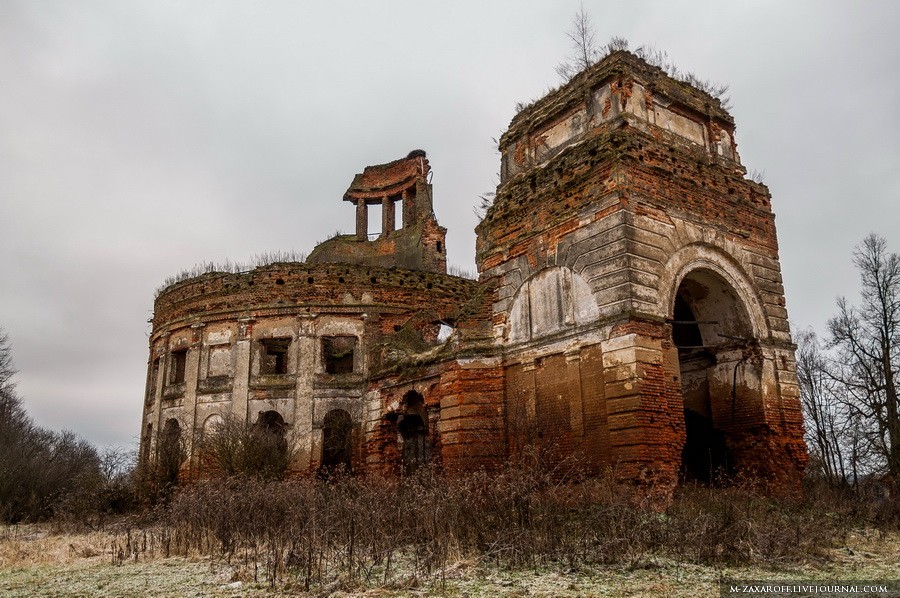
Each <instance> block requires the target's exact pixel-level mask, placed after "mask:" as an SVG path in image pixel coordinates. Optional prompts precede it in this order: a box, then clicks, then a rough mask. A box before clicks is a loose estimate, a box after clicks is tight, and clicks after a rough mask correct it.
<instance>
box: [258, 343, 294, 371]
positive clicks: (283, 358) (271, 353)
mask: <svg viewBox="0 0 900 598" xmlns="http://www.w3.org/2000/svg"><path fill="white" fill-rule="evenodd" d="M260 345H261V346H260V357H261V360H260V365H259V373H260V375H263V376H270V375H280V374H287V373H288V349H289V348H290V346H291V339H290V338H266V339H263V340H262V341H261V342H260Z"/></svg>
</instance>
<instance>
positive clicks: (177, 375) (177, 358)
mask: <svg viewBox="0 0 900 598" xmlns="http://www.w3.org/2000/svg"><path fill="white" fill-rule="evenodd" d="M186 369H187V349H178V350H175V351H172V370H171V377H170V378H169V382H170V383H171V384H184V374H185V370H186Z"/></svg>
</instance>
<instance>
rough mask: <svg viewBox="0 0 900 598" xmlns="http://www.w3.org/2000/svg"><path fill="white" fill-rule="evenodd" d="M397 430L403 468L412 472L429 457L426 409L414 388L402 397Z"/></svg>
mask: <svg viewBox="0 0 900 598" xmlns="http://www.w3.org/2000/svg"><path fill="white" fill-rule="evenodd" d="M397 431H398V432H400V437H401V439H402V442H403V447H402V459H403V470H404V471H405V472H406V473H412V472H414V471H415V470H416V469H418V468H419V467H421V466H422V465H424V464H425V463H428V460H429V459H430V458H431V446H430V443H429V441H428V411H427V410H426V409H425V399H424V397H422V395H420V394H419V393H417V392H416V391H414V390H411V391H409V392H408V393H406V395H404V397H403V413H402V414H401V415H400V418H399V419H398V421H397Z"/></svg>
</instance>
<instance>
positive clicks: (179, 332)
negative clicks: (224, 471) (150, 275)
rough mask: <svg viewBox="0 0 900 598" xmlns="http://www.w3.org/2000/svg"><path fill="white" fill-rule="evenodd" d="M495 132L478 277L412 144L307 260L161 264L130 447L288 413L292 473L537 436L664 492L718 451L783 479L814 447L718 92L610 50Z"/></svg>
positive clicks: (771, 239) (379, 465) (760, 215)
mask: <svg viewBox="0 0 900 598" xmlns="http://www.w3.org/2000/svg"><path fill="white" fill-rule="evenodd" d="M500 151H501V154H502V158H501V172H500V184H499V186H498V188H497V194H496V197H495V200H494V202H493V205H492V206H491V207H490V209H489V210H488V211H487V213H486V215H485V217H484V219H483V220H482V221H481V223H480V224H479V225H478V227H477V229H476V232H477V257H476V260H477V266H478V272H479V277H478V280H477V281H475V280H468V279H465V278H460V277H456V276H451V275H448V274H447V268H446V255H445V250H446V246H445V243H444V236H445V233H446V229H444V228H442V227H441V226H440V225H439V224H438V222H437V220H436V218H435V213H434V210H433V204H432V201H433V199H432V198H433V195H432V187H431V185H430V184H429V182H428V181H429V177H428V175H429V172H430V165H429V162H428V160H427V157H426V154H425V152H423V151H420V150H417V151H414V152H412V153H410V154H409V155H408V156H407V157H405V158H402V159H399V160H395V161H393V162H389V163H387V164H382V165H378V166H369V167H367V168H365V169H364V170H363V172H362V173H361V174H357V175H356V177H355V178H354V179H353V181H352V183H351V184H350V187H349V188H348V189H347V191H346V192H345V193H344V196H343V199H344V201H347V202H349V203H350V204H352V206H353V207H354V209H355V213H356V234H354V235H344V236H337V237H335V238H332V239H330V240H328V241H325V242H323V243H321V244H319V245H318V246H317V247H316V248H315V249H314V250H313V251H312V252H311V253H310V255H309V257H308V259H307V260H306V261H305V262H302V263H300V262H297V263H276V264H271V265H268V266H263V267H259V268H257V269H254V270H252V271H249V272H241V273H236V274H235V273H208V274H203V275H200V276H197V277H194V278H190V279H188V280H184V281H181V282H177V283H175V284H172V285H170V286H169V287H167V288H165V289H164V290H163V291H162V292H161V293H160V294H159V295H158V297H157V299H156V302H155V306H154V316H153V320H152V324H153V329H152V334H151V337H150V360H149V367H148V381H147V392H146V397H145V405H144V410H143V423H142V427H143V429H142V435H141V438H142V449H141V454H142V458H143V459H152V458H153V454H154V453H153V450H152V447H153V445H154V443H155V442H157V441H156V439H157V438H159V436H160V434H159V433H160V432H161V431H163V430H165V431H166V433H167V434H173V433H174V434H180V435H181V437H182V438H184V439H185V442H186V443H187V445H188V452H187V455H188V456H187V458H186V459H185V462H184V463H183V464H182V471H183V472H187V474H191V473H196V472H197V470H198V469H200V468H202V465H201V460H200V459H198V457H197V455H196V454H192V453H191V450H190V448H191V446H193V445H194V444H195V443H196V442H197V439H198V438H201V437H202V436H203V435H204V434H209V433H213V432H214V430H215V428H216V426H217V424H219V423H220V422H222V421H223V418H227V417H232V418H238V419H239V420H241V421H246V422H250V423H252V424H254V425H257V426H267V427H268V428H269V429H273V430H278V431H280V432H279V433H283V434H285V438H289V439H290V442H291V443H292V448H293V452H292V455H293V461H292V465H291V471H292V472H294V473H297V474H299V473H302V472H311V473H312V472H315V471H317V470H319V469H320V468H323V467H329V466H336V465H344V466H347V467H350V468H351V469H352V470H353V471H355V472H398V473H399V472H403V471H409V470H410V469H414V468H415V467H417V466H419V465H421V464H423V463H432V464H434V465H436V466H438V467H440V468H442V469H443V470H444V471H447V472H451V473H452V472H458V471H465V470H471V469H474V468H480V467H488V468H492V467H499V466H502V465H503V464H505V463H509V462H515V461H517V460H519V459H524V458H539V459H542V460H543V461H545V462H547V463H551V464H552V463H554V462H567V463H578V464H579V465H580V466H582V467H583V468H585V469H586V470H587V471H591V472H595V473H609V474H611V475H613V476H614V477H615V478H616V479H618V480H620V481H623V482H629V483H635V484H639V485H647V486H651V487H653V488H655V489H659V490H661V491H664V492H666V491H671V489H673V488H675V487H676V486H677V484H678V483H679V482H680V481H684V480H696V481H700V482H708V481H710V480H712V479H713V478H716V477H718V476H744V477H751V478H753V479H758V480H762V481H763V482H765V483H766V484H768V485H769V486H770V487H772V488H784V489H792V488H795V487H796V485H797V483H798V481H799V479H800V476H801V474H802V470H803V468H804V466H805V463H806V459H807V456H806V448H805V445H804V443H803V429H802V425H803V424H802V415H801V408H800V402H799V398H798V395H799V393H798V386H797V380H796V376H795V362H794V346H793V344H792V342H791V337H790V333H789V329H788V319H787V311H786V310H785V302H784V289H783V286H782V280H781V273H780V266H779V262H778V244H777V239H776V234H775V220H774V215H773V213H772V210H771V205H770V195H769V191H768V189H767V188H766V187H765V186H764V185H761V184H759V183H757V182H754V181H751V180H749V179H748V178H747V177H746V169H745V168H744V167H743V166H742V165H741V162H740V158H739V156H738V153H737V151H736V146H735V142H734V121H733V119H732V117H731V116H730V115H729V114H728V112H727V111H726V110H725V109H723V107H722V105H721V103H720V102H719V101H718V100H716V99H714V98H713V97H711V96H709V95H708V94H706V93H704V92H702V91H700V90H698V89H695V88H694V87H691V86H690V85H688V84H686V83H683V82H680V81H677V80H674V79H672V78H671V77H669V76H667V75H666V74H665V73H664V72H663V71H661V70H660V69H658V68H656V67H654V66H651V65H649V64H647V63H645V62H644V61H642V60H641V59H639V58H638V57H636V56H634V55H632V54H629V53H628V52H614V53H612V54H610V55H609V56H608V57H607V58H605V59H604V60H602V61H601V62H600V63H598V64H596V65H595V66H593V67H591V68H589V69H588V70H586V71H584V72H582V73H581V74H579V75H577V76H576V77H575V78H573V79H572V80H571V81H570V82H569V83H567V84H566V85H565V86H563V87H562V88H560V89H559V90H556V91H554V92H552V93H550V94H549V95H547V96H546V97H544V98H542V99H540V100H538V101H537V102H535V103H534V104H532V105H530V106H528V107H526V108H524V109H523V110H522V111H521V112H519V114H517V115H516V116H515V118H513V120H512V122H511V124H510V126H509V129H508V130H507V131H506V132H505V133H504V135H503V136H502V138H501V140H500ZM371 205H380V206H381V215H382V227H381V228H382V230H381V234H380V235H379V236H378V237H377V238H375V239H369V237H368V235H367V223H368V214H367V210H368V207H369V206H371ZM397 210H400V211H401V212H400V214H398V213H397ZM401 215H402V218H401V219H400V220H402V225H396V224H395V223H396V222H397V220H398V216H401Z"/></svg>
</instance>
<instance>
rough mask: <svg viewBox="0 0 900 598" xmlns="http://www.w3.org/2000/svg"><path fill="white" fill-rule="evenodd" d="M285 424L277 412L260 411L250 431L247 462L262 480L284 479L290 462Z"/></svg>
mask: <svg viewBox="0 0 900 598" xmlns="http://www.w3.org/2000/svg"><path fill="white" fill-rule="evenodd" d="M286 432H287V423H285V421H284V418H283V417H282V416H281V414H280V413H278V412H277V411H262V412H260V413H259V416H258V417H257V420H256V423H255V424H254V425H253V429H252V430H251V437H252V442H251V445H252V446H250V447H248V448H249V454H248V455H247V460H248V461H249V463H250V464H251V469H252V470H254V471H256V473H257V475H258V476H260V477H261V478H263V479H270V480H277V479H281V478H283V477H284V474H285V472H286V471H287V467H288V463H289V461H290V454H289V451H288V443H287V440H286V439H285V434H286Z"/></svg>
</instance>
